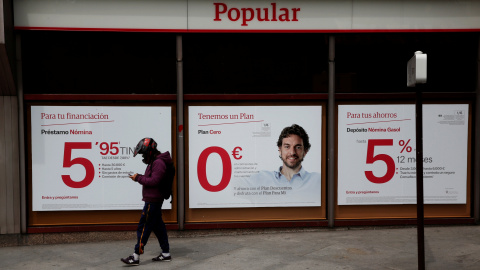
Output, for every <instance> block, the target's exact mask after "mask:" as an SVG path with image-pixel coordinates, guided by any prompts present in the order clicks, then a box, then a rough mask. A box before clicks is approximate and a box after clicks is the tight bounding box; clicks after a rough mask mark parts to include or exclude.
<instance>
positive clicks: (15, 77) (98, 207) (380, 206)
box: [0, 0, 480, 234]
mask: <svg viewBox="0 0 480 270" xmlns="http://www.w3.org/2000/svg"><path fill="white" fill-rule="evenodd" d="M1 3H2V4H3V5H2V7H3V10H2V11H3V12H2V16H3V17H2V20H0V21H3V24H1V25H0V26H1V30H0V33H1V35H0V56H1V58H0V61H1V62H0V65H1V66H0V74H1V77H0V93H1V100H0V101H1V102H2V108H1V109H0V126H1V127H2V132H1V133H0V153H1V154H0V185H1V188H0V201H1V204H0V205H1V206H0V228H1V230H0V233H1V234H14V233H37V232H58V231H69V230H70V231H72V230H73V231H78V230H83V231H90V230H129V229H132V228H134V227H135V223H136V221H137V216H138V209H139V207H140V206H139V204H140V203H141V197H140V195H141V194H140V193H141V191H140V190H139V187H138V186H136V185H134V183H131V182H129V181H127V180H128V179H127V178H126V177H125V176H126V175H127V174H128V173H130V172H140V173H141V172H143V170H144V165H143V164H142V162H141V160H140V159H139V158H138V157H137V158H136V159H135V158H133V157H132V148H133V147H134V146H135V145H136V143H137V142H138V140H140V139H141V138H143V137H153V138H155V140H157V141H158V142H159V146H160V150H161V151H170V153H172V155H173V157H174V160H175V165H176V167H177V176H176V181H175V188H174V196H173V198H172V199H171V201H166V202H165V205H164V206H165V207H164V208H165V210H164V213H165V214H164V215H165V219H166V222H167V223H168V226H169V228H170V229H198V228H243V227H285V226H287V227H289V226H330V227H334V226H346V225H388V224H394V225H403V224H416V222H417V219H416V218H417V211H419V207H421V209H422V210H424V217H425V222H427V223H430V224H473V223H477V222H478V217H479V213H480V212H479V207H480V200H479V198H480V192H479V178H480V174H479V171H478V170H479V168H478V159H479V158H480V157H479V154H480V149H479V147H478V145H480V144H479V143H478V141H479V140H478V134H479V132H477V129H478V126H479V123H478V121H479V120H478V118H479V117H478V115H479V112H478V109H477V104H478V99H479V94H478V85H479V83H478V78H479V76H478V74H479V69H478V55H479V54H478V52H479V35H478V32H479V31H480V3H479V2H478V1H462V2H454V1H375V2H372V1H363V0H349V1H316V0H304V1H289V0H282V1H275V2H272V1H253V0H252V1H248V0H245V1H208V0H184V1H147V0H144V1H143V0H142V1H74V2H72V1H56V2H52V1H47V0H42V1H32V0H23V1H16V0H12V1H1ZM416 51H422V52H423V54H424V55H426V57H427V69H426V83H422V84H417V85H416V86H415V87H407V84H406V81H407V74H408V72H412V71H411V70H410V71H409V70H407V69H406V67H407V62H408V61H409V60H410V59H412V57H414V55H415V52H416ZM406 71H407V72H406ZM410 75H412V74H410ZM418 103H420V104H421V106H420V107H421V108H422V114H421V116H422V117H421V119H422V125H421V127H423V128H421V129H422V131H423V133H422V140H421V142H422V143H423V148H422V151H420V152H421V153H420V154H421V156H420V157H422V158H421V159H423V163H422V162H420V163H417V160H418V157H419V156H418V152H419V151H417V149H416V148H417V146H418V145H419V144H417V143H418V142H417V139H416V138H418V133H417V132H418V129H419V128H418V126H416V124H417V123H419V118H417V116H418V111H416V107H415V104H418ZM292 124H298V125H300V126H303V127H304V128H305V130H306V131H307V133H308V135H309V137H310V141H311V145H312V147H311V148H310V149H308V151H307V152H306V155H305V157H304V160H303V162H302V168H303V169H305V170H306V171H307V172H306V173H300V177H301V181H300V182H298V181H297V182H294V181H291V182H281V181H280V180H279V181H277V182H276V181H275V180H272V181H270V180H266V179H265V178H262V179H261V180H258V181H253V179H256V178H255V177H254V175H256V174H257V173H261V172H264V171H270V172H271V173H273V174H275V171H276V170H277V169H278V168H279V167H280V166H282V161H281V160H279V159H277V156H278V155H279V148H278V146H277V139H278V135H279V133H280V131H281V130H282V129H283V128H284V127H286V126H290V125H292ZM280 153H281V152H280ZM419 165H423V167H422V173H423V175H424V177H423V178H422V180H421V181H423V183H422V184H423V185H422V186H423V189H424V192H423V193H422V194H421V195H419V194H418V193H417V187H418V185H417V184H418V182H417V181H419V178H417V176H416V172H417V167H418V166H419ZM307 173H309V174H311V175H312V176H311V178H308V180H307V178H306V177H304V175H306V174H307ZM279 175H280V174H279ZM316 177H317V178H316ZM280 178H281V177H280ZM280 178H279V179H280ZM312 179H313V180H312ZM277 180H278V179H277ZM293 180H294V179H293ZM419 196H421V197H420V198H422V197H423V198H424V200H423V201H424V204H422V205H421V206H419V205H420V204H417V200H418V199H419Z"/></svg>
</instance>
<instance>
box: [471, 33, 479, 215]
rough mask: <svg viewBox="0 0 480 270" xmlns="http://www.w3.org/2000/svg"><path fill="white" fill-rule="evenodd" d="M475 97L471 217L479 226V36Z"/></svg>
mask: <svg viewBox="0 0 480 270" xmlns="http://www.w3.org/2000/svg"><path fill="white" fill-rule="evenodd" d="M476 92H477V97H476V100H475V101H476V102H475V117H474V119H475V138H474V145H475V149H474V151H475V152H474V159H473V160H474V162H473V181H472V183H473V185H472V186H473V217H474V219H475V223H476V224H480V165H479V161H480V35H479V36H478V49H477V91H476Z"/></svg>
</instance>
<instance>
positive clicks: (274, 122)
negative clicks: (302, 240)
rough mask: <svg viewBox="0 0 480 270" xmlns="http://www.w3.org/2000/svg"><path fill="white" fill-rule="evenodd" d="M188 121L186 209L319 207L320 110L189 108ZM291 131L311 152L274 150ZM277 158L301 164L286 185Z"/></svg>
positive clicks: (270, 107) (276, 107)
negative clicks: (286, 131) (296, 132)
mask: <svg viewBox="0 0 480 270" xmlns="http://www.w3.org/2000/svg"><path fill="white" fill-rule="evenodd" d="M188 116H189V124H188V129H189V130H188V135H189V137H188V138H189V142H188V145H189V152H188V153H189V168H188V169H189V175H188V179H189V181H188V184H189V186H188V188H189V207H190V208H234V207H290V206H320V205H321V182H322V177H321V175H322V171H321V164H322V107H321V106H190V107H188ZM292 126H293V127H294V128H295V129H299V128H298V127H301V130H304V131H305V133H306V136H308V137H304V136H303V137H302V139H301V141H302V142H303V143H304V144H305V142H306V141H309V144H310V145H311V147H310V149H308V150H307V149H303V148H302V149H300V148H301V147H303V146H298V144H301V143H292V148H291V149H293V144H295V145H296V147H297V150H298V151H300V152H301V151H302V150H305V151H304V152H302V153H305V154H302V153H300V154H299V152H288V151H287V150H284V151H282V152H280V151H279V147H278V146H277V142H278V140H279V137H280V134H281V132H282V130H284V129H285V128H286V127H289V128H288V129H292ZM302 134H304V133H302ZM293 137H295V136H292V138H293ZM281 141H282V142H283V141H284V139H282V140H281ZM282 153H283V154H282ZM282 157H284V158H285V159H288V158H291V159H295V160H296V161H297V162H299V163H298V164H301V166H297V167H298V168H301V169H300V171H299V172H298V173H297V175H295V176H293V177H292V178H291V179H290V180H286V179H285V178H284V177H282V172H281V171H282V166H284V162H283V161H282ZM302 158H303V161H302ZM289 166H292V167H294V166H293V165H289Z"/></svg>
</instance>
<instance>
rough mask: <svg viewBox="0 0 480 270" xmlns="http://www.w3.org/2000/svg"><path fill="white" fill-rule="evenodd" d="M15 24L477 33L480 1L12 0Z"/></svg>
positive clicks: (18, 26)
mask: <svg viewBox="0 0 480 270" xmlns="http://www.w3.org/2000/svg"><path fill="white" fill-rule="evenodd" d="M14 17H15V28H16V29H50V30H55V29H70V30H75V29H77V30H97V31H114V30H116V31H153V32H210V31H213V32H216V31H220V32H221V31H233V32H236V31H246V32H248V31H253V32H256V31H267V32H268V31H272V32H275V31H280V32H281V31H284V32H289V31H293V32H302V31H306V32H344V31H345V32H369V31H426V30H428V31H444V30H448V31H478V30H479V29H480V1H473V0H465V1H445V0H440V1H438V0H437V1H435V0H420V1H416V0H415V1H413V0H409V1H371V0H370V1H368V0H335V1H333V0H330V1H318V0H317V1H316V0H301V1H291V0H289V1H286V0H276V1H270V0H269V1H264V0H256V1H254V0H250V1H249V0H243V1H232V0H223V1H209V0H176V1H172V0H155V1H153V0H139V1H127V0H123V1H109V0H97V1H91V0H77V1H69V0H60V1H52V0H14Z"/></svg>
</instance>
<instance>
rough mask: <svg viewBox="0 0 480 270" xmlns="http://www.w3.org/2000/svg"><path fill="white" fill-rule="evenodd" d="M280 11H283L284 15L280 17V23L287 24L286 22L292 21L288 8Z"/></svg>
mask: <svg viewBox="0 0 480 270" xmlns="http://www.w3.org/2000/svg"><path fill="white" fill-rule="evenodd" d="M280 10H281V11H283V14H282V15H280V16H279V17H278V19H280V21H282V22H285V21H287V22H289V21H290V19H289V16H288V9H287V8H281V9H280Z"/></svg>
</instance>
